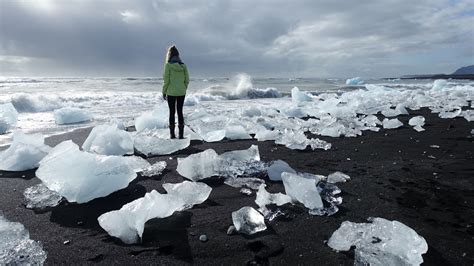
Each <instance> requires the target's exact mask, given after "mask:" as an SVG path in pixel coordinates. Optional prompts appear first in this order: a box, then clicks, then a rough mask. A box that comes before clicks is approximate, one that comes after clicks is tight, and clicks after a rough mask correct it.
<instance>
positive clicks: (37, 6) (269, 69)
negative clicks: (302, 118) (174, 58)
mask: <svg viewBox="0 0 474 266" xmlns="http://www.w3.org/2000/svg"><path fill="white" fill-rule="evenodd" d="M473 25H474V0H416V1H414V0H353V1H346V0H308V1H303V0H302V1H297V0H292V1H289V0H288V1H283V0H262V1H257V0H234V1H232V0H230V1H226V0H188V1H181V0H135V1H126V0H0V76H156V75H160V74H161V71H162V64H163V60H164V55H165V50H166V47H167V46H169V45H170V44H172V43H175V44H176V45H177V47H178V49H179V50H180V52H181V55H182V59H183V61H185V63H187V65H188V67H189V69H190V72H191V73H192V74H193V75H195V76H199V77H216V76H231V75H233V74H235V73H239V72H245V73H248V74H250V75H252V76H261V77H264V76H266V77H278V76H284V77H351V76H364V77H387V76H390V77H392V76H398V75H402V74H413V73H416V74H420V73H450V72H453V71H454V70H455V69H456V68H458V67H460V66H465V65H471V64H474V26H473Z"/></svg>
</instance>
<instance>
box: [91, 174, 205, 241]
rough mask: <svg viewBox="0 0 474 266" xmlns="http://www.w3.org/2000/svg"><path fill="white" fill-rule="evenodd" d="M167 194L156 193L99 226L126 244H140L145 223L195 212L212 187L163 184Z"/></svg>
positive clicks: (114, 213)
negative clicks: (174, 214) (190, 210)
mask: <svg viewBox="0 0 474 266" xmlns="http://www.w3.org/2000/svg"><path fill="white" fill-rule="evenodd" d="M163 188H164V189H165V190H166V192H167V194H160V193H158V192H157V191H156V190H152V191H151V192H150V193H146V194H145V196H144V197H143V198H139V199H137V200H134V201H132V202H130V203H128V204H125V205H124V206H123V207H122V208H120V210H116V211H111V212H107V213H105V214H102V215H101V216H99V218H98V219H97V220H98V221H99V224H100V226H101V227H102V228H103V229H104V230H105V231H107V233H108V234H109V235H111V236H114V237H117V238H120V240H122V241H123V242H124V243H126V244H133V243H137V242H139V240H140V239H141V237H142V235H143V230H144V227H145V223H146V221H148V220H150V219H153V218H165V217H168V216H171V215H172V214H173V213H174V212H176V211H182V210H185V209H189V208H192V206H193V205H196V204H201V203H203V202H204V201H205V200H206V199H207V198H208V197H209V195H210V193H211V190H212V189H211V187H209V186H208V185H206V184H204V183H197V182H190V181H184V182H182V183H178V184H163Z"/></svg>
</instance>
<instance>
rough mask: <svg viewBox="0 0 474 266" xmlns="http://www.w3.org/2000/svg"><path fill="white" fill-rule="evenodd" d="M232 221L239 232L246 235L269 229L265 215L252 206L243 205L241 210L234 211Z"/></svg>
mask: <svg viewBox="0 0 474 266" xmlns="http://www.w3.org/2000/svg"><path fill="white" fill-rule="evenodd" d="M232 222H233V224H234V226H235V229H236V230H237V231H238V232H240V233H243V234H246V235H252V234H255V233H258V232H261V231H265V230H266V229H267V226H266V225H265V219H264V218H263V215H261V214H260V213H259V212H258V211H256V210H255V209H254V208H252V207H242V208H241V209H240V210H238V211H235V212H232Z"/></svg>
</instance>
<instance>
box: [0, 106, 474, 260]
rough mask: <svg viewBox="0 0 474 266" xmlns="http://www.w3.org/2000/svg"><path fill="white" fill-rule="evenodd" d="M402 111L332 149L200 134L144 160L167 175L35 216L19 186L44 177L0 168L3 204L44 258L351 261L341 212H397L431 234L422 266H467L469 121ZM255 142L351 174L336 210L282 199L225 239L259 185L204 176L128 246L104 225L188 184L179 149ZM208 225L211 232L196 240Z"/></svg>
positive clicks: (318, 169) (471, 245) (297, 160)
mask: <svg viewBox="0 0 474 266" xmlns="http://www.w3.org/2000/svg"><path fill="white" fill-rule="evenodd" d="M418 114H421V115H423V116H425V117H426V125H425V126H424V127H425V128H426V131H424V132H416V131H415V130H413V129H412V128H411V127H409V126H407V121H408V119H409V118H411V117H412V116H414V115H418ZM399 119H400V120H401V121H402V122H404V126H403V127H401V128H399V129H394V130H393V129H392V130H383V129H382V130H381V131H380V132H377V133H375V132H368V131H366V132H364V134H363V135H362V136H360V137H357V138H322V139H325V140H327V141H329V142H331V143H332V145H333V148H332V149H330V150H328V151H323V150H316V151H311V150H305V151H297V150H290V149H287V148H285V147H283V146H278V145H275V144H274V142H273V141H266V142H257V141H254V140H252V141H222V142H219V143H202V142H198V141H193V142H192V144H191V146H190V147H189V148H187V149H186V150H184V151H181V152H178V153H177V154H173V155H170V156H161V157H155V158H151V159H149V161H150V162H156V161H159V160H166V162H167V163H168V167H167V170H166V171H165V173H164V174H162V175H160V176H155V177H152V178H143V177H139V178H137V179H136V180H135V181H134V182H132V183H131V184H130V185H129V186H128V187H127V188H126V189H123V190H121V191H118V192H115V193H113V194H111V195H109V196H107V197H105V198H100V199H96V200H93V201H91V202H89V203H87V204H70V203H65V202H63V203H62V204H61V205H60V206H58V207H55V208H53V209H51V210H48V211H45V212H40V213H35V212H34V211H33V210H29V209H26V208H25V207H24V205H23V204H24V199H23V191H24V190H25V189H26V188H27V187H30V186H32V185H35V184H37V183H38V182H39V180H38V179H37V178H36V177H35V171H27V172H20V173H18V172H16V173H11V172H0V174H1V176H0V184H1V185H0V210H2V211H3V212H4V215H5V216H6V217H7V219H9V220H10V221H16V222H20V223H22V224H24V225H25V227H26V228H27V229H28V230H29V232H30V234H31V238H32V239H34V240H39V241H41V242H42V243H43V245H44V249H45V250H46V251H47V253H48V259H47V260H46V264H93V263H101V264H125V265H129V264H188V263H195V264H206V265H207V264H222V265H227V264H233V265H235V264H236V265H243V264H247V263H251V264H252V263H262V264H266V263H269V264H284V265H297V264H306V265H335V264H344V265H352V264H353V255H354V252H353V251H349V252H341V253H337V252H335V251H333V250H332V249H331V248H329V247H328V246H327V245H326V241H327V240H328V238H329V237H330V236H331V234H332V232H334V231H335V230H336V229H337V228H338V227H339V226H340V224H341V223H342V222H343V221H347V220H349V221H352V222H365V221H366V219H367V218H368V217H382V218H386V219H389V220H397V221H400V222H402V223H404V224H406V225H407V226H409V227H411V228H413V229H414V230H415V231H416V232H417V233H418V234H420V235H421V236H423V237H424V238H425V239H426V241H427V242H428V245H429V250H428V253H427V254H425V255H424V256H423V259H424V260H425V265H472V264H473V263H474V228H473V227H472V226H473V221H474V208H473V207H474V179H473V178H474V160H473V152H474V145H473V138H472V136H471V133H470V132H471V129H472V127H473V125H474V124H472V123H469V122H467V121H466V120H465V119H464V118H456V119H440V118H438V117H437V115H436V114H431V113H429V111H428V110H421V111H410V115H408V116H400V117H399ZM88 132H89V130H88V129H81V130H77V131H75V132H73V133H69V134H65V135H60V136H54V137H51V138H49V139H48V140H47V144H49V145H55V144H57V143H59V142H61V141H63V140H66V139H72V140H73V141H74V142H76V143H78V144H81V143H82V142H83V141H84V140H85V138H86V137H87V135H88ZM251 144H258V147H259V150H260V154H261V159H262V160H263V161H267V162H269V161H272V160H277V159H281V160H285V161H286V162H288V163H289V164H290V165H291V166H292V167H293V168H295V169H297V170H299V171H302V172H309V173H314V174H324V175H326V174H329V173H331V172H334V171H342V172H344V173H347V174H348V175H350V176H351V178H352V180H351V181H350V182H347V183H344V184H339V187H340V188H341V189H342V191H343V193H342V196H343V203H342V205H341V208H340V209H341V210H340V211H339V212H338V213H337V214H335V215H334V216H330V217H319V216H311V215H309V214H308V213H307V210H306V209H304V208H303V207H301V206H294V207H287V208H285V210H286V212H287V216H286V217H282V218H280V219H277V220H275V221H273V222H270V223H267V226H268V229H267V230H266V231H264V232H262V233H259V234H257V235H254V236H251V237H248V236H243V235H231V236H228V235H227V234H226V231H227V228H228V227H229V226H230V225H231V224H232V218H231V213H232V212H233V211H236V210H238V209H240V208H241V207H243V206H253V207H255V208H256V207H257V206H256V205H255V203H254V200H255V194H254V193H253V194H252V195H251V196H246V195H244V194H241V193H240V192H239V189H237V188H232V187H229V186H227V185H225V184H223V183H222V181H221V180H219V179H218V178H213V179H211V180H208V181H206V183H207V184H209V185H211V186H212V188H213V190H212V193H211V195H210V197H209V199H208V200H207V201H206V202H204V203H203V204H201V205H197V206H195V207H194V208H192V209H190V210H187V211H183V212H180V213H175V214H174V215H173V216H171V217H170V218H167V219H154V220H150V221H149V222H148V223H147V224H146V229H145V232H144V237H143V243H141V244H136V245H124V244H122V243H121V242H120V241H119V240H117V239H115V238H112V237H110V236H109V235H108V234H107V233H106V232H105V231H104V230H102V229H101V228H100V226H99V224H98V222H97V217H98V216H99V215H101V214H102V213H105V212H108V211H111V210H116V209H119V208H120V207H121V206H122V205H124V204H126V203H128V202H130V201H132V200H134V199H137V198H139V197H142V196H143V195H144V194H145V193H146V192H149V191H151V190H153V189H156V190H158V191H159V192H161V193H164V190H163V188H162V186H161V185H162V184H163V183H165V182H172V183H176V182H181V181H183V178H182V177H181V176H179V175H178V173H177V172H176V165H177V161H176V158H177V157H184V156H187V155H189V154H192V153H197V152H200V151H203V150H205V149H208V148H212V149H214V150H216V151H217V152H218V153H222V152H226V151H231V150H239V149H247V148H249V147H250V145H251ZM431 145H438V146H439V148H436V147H430V146H431ZM265 178H266V177H265ZM267 184H268V187H267V188H268V190H269V191H270V192H277V191H284V188H283V185H282V184H281V183H275V182H270V181H268V180H267ZM201 234H206V235H207V236H208V237H209V241H207V242H205V243H203V242H201V241H199V236H200V235H201ZM65 241H70V242H69V243H67V242H66V243H67V244H64V242H65Z"/></svg>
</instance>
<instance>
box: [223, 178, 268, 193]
mask: <svg viewBox="0 0 474 266" xmlns="http://www.w3.org/2000/svg"><path fill="white" fill-rule="evenodd" d="M264 183H265V180H263V179H260V178H255V177H227V178H226V179H225V181H224V184H226V185H228V186H231V187H235V188H241V187H248V188H250V189H254V190H257V189H258V188H259V187H260V185H262V184H264Z"/></svg>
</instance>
